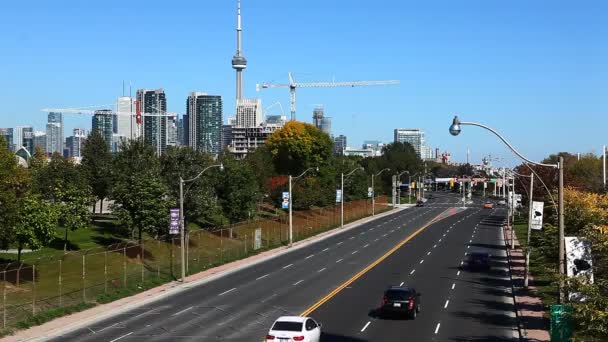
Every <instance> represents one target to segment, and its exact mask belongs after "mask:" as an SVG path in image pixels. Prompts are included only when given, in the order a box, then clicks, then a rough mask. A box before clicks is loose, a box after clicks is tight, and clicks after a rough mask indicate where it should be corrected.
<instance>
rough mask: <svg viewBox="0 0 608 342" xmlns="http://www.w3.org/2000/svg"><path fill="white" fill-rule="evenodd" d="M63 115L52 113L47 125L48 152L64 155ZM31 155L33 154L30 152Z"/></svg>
mask: <svg viewBox="0 0 608 342" xmlns="http://www.w3.org/2000/svg"><path fill="white" fill-rule="evenodd" d="M63 143H64V138H63V115H62V114H61V113H55V112H51V113H49V116H48V122H47V124H46V152H47V153H48V154H53V153H59V154H63ZM30 153H32V154H33V152H32V151H31V150H30Z"/></svg>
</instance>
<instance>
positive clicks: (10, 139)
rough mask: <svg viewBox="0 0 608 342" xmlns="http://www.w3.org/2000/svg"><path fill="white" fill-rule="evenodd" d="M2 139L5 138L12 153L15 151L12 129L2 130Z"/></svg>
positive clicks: (0, 133)
mask: <svg viewBox="0 0 608 342" xmlns="http://www.w3.org/2000/svg"><path fill="white" fill-rule="evenodd" d="M0 137H3V138H4V140H5V143H6V148H8V149H9V150H10V151H14V150H15V149H14V148H13V129H12V128H0Z"/></svg>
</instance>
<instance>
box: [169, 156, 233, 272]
mask: <svg viewBox="0 0 608 342" xmlns="http://www.w3.org/2000/svg"><path fill="white" fill-rule="evenodd" d="M214 167H219V168H220V171H224V164H222V163H219V164H217V165H210V166H207V167H206V168H204V169H203V171H201V172H199V174H198V175H197V176H196V177H194V178H191V179H186V180H184V179H183V178H182V177H181V176H180V177H179V230H180V234H181V238H180V245H181V259H182V279H181V281H182V283H183V282H185V281H186V251H185V249H186V248H185V240H186V236H185V230H186V229H185V227H184V222H185V215H184V184H186V183H191V182H194V181H195V180H197V179H198V178H199V177H200V176H202V175H203V173H205V171H207V170H209V169H211V168H214Z"/></svg>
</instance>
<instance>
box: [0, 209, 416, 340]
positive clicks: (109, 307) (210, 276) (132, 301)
mask: <svg viewBox="0 0 608 342" xmlns="http://www.w3.org/2000/svg"><path fill="white" fill-rule="evenodd" d="M406 208H407V207H398V208H397V209H396V210H389V211H386V212H384V213H381V214H376V216H374V217H372V216H368V217H366V218H363V219H360V220H357V221H354V222H351V223H349V224H345V225H344V228H343V229H340V228H334V229H332V230H329V231H326V232H323V233H320V234H317V235H315V236H312V237H309V238H307V239H305V240H301V241H298V242H294V244H293V247H291V248H288V247H286V246H283V247H277V248H274V249H272V250H269V251H265V252H262V253H260V254H256V255H253V256H251V257H248V258H245V259H241V260H237V261H233V262H231V263H227V264H224V265H221V266H218V267H215V268H211V269H208V270H206V271H203V272H200V273H197V274H193V275H190V276H188V277H186V282H185V283H181V282H178V281H174V282H171V283H167V284H164V285H160V286H158V287H155V288H153V289H150V290H147V291H144V292H141V293H138V294H136V295H134V296H131V297H126V298H122V299H119V300H116V301H114V302H111V303H107V304H101V305H97V306H95V307H93V308H90V309H88V310H85V311H81V312H77V313H74V314H71V315H68V316H63V317H59V318H56V319H54V320H52V321H50V322H47V323H44V324H42V325H39V326H35V327H32V328H29V329H27V330H21V331H18V332H16V333H15V334H14V335H12V336H7V337H4V338H2V339H0V341H2V342H9V341H11V342H13V341H15V342H16V341H46V340H50V339H52V338H54V337H57V336H59V335H60V334H62V333H66V332H68V331H73V330H77V329H80V328H83V327H85V326H88V325H91V324H93V323H95V322H98V321H101V320H104V319H107V318H110V317H112V316H115V315H118V314H121V313H124V312H126V311H129V310H133V309H135V308H138V307H141V306H144V305H147V304H150V303H153V302H155V301H157V300H160V299H162V298H164V297H167V296H172V295H175V294H178V293H179V292H182V291H185V290H187V289H189V288H192V287H196V286H199V285H202V284H205V283H208V282H211V281H213V280H215V279H218V278H220V277H223V276H226V275H228V274H231V273H234V272H237V271H240V270H242V269H244V268H247V267H250V266H253V265H256V264H259V263H262V262H264V261H267V260H269V259H272V258H276V257H278V256H281V255H283V254H286V253H290V252H291V251H294V250H298V249H300V248H304V247H306V246H309V245H311V244H313V243H316V242H318V241H320V240H323V239H327V238H329V237H331V236H334V235H338V234H341V233H343V232H346V231H348V230H350V229H352V228H355V227H358V226H360V225H362V224H365V223H367V222H369V221H372V220H375V219H378V218H381V217H383V216H387V215H391V214H395V213H397V212H399V211H401V210H403V209H406Z"/></svg>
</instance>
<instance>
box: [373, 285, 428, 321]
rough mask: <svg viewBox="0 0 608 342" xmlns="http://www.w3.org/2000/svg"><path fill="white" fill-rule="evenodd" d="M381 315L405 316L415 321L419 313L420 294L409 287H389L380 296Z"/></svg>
mask: <svg viewBox="0 0 608 342" xmlns="http://www.w3.org/2000/svg"><path fill="white" fill-rule="evenodd" d="M379 312H380V314H381V315H386V314H405V315H407V316H409V317H410V318H411V319H416V316H417V315H418V313H419V312H420V293H419V292H417V291H416V289H414V288H412V287H409V286H391V287H389V288H388V289H387V290H386V291H384V295H383V296H382V303H381V306H380V310H379Z"/></svg>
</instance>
